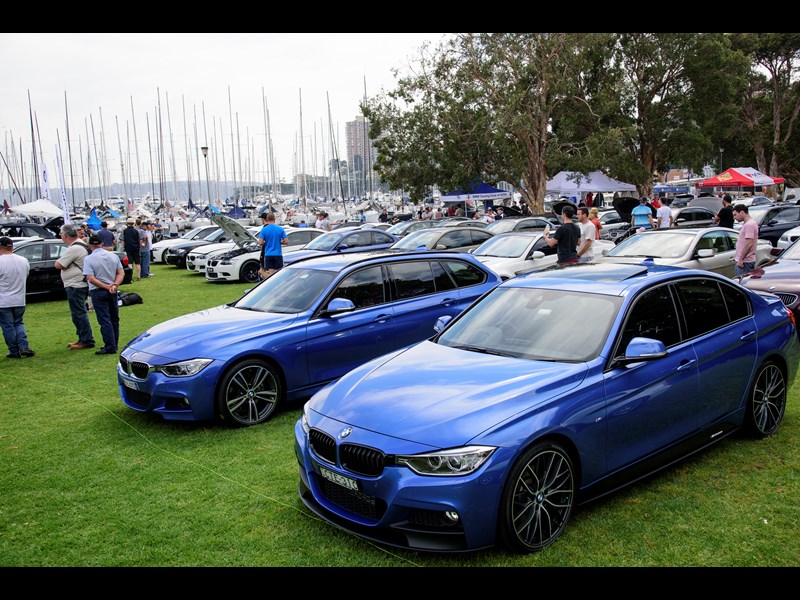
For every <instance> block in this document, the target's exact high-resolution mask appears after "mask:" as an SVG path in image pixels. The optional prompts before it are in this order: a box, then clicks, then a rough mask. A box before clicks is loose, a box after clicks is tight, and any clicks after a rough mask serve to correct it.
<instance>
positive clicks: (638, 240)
mask: <svg viewBox="0 0 800 600" xmlns="http://www.w3.org/2000/svg"><path fill="white" fill-rule="evenodd" d="M694 239H695V234H694V233H685V232H682V231H667V232H665V233H637V234H636V235H634V236H633V237H630V238H628V239H627V240H625V241H624V242H622V243H620V244H619V245H618V246H616V247H615V248H614V249H613V250H611V251H610V252H609V253H608V256H633V257H643V258H646V257H651V258H678V257H681V256H685V255H686V253H687V252H688V251H689V247H690V246H691V245H692V243H693V242H694Z"/></svg>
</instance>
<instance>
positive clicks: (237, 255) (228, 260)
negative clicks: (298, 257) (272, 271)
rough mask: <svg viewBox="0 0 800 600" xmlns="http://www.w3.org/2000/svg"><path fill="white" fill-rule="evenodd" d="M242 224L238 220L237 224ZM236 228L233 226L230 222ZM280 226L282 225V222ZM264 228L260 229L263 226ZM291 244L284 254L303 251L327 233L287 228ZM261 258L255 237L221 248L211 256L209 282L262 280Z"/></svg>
mask: <svg viewBox="0 0 800 600" xmlns="http://www.w3.org/2000/svg"><path fill="white" fill-rule="evenodd" d="M236 225H238V226H239V227H241V225H239V224H238V223H236ZM227 226H230V227H231V228H233V226H232V225H227ZM279 227H280V225H279ZM259 230H260V228H259ZM284 231H286V238H287V245H286V246H282V247H281V249H282V251H283V253H284V254H285V253H286V252H291V251H292V250H299V249H300V248H302V247H303V246H305V245H306V244H307V243H308V242H310V241H311V240H313V239H314V238H316V237H318V236H320V235H322V234H323V233H325V232H324V231H323V230H322V229H317V228H315V227H284ZM260 261H261V248H260V247H259V245H258V243H257V242H256V238H255V237H254V238H253V240H252V241H248V242H246V243H244V244H242V245H241V246H239V247H236V248H233V249H231V250H217V251H216V252H214V253H212V254H210V255H208V260H207V261H206V265H205V267H206V268H205V276H206V281H243V282H246V283H256V282H258V269H259V267H260Z"/></svg>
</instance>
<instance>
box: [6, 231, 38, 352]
mask: <svg viewBox="0 0 800 600" xmlns="http://www.w3.org/2000/svg"><path fill="white" fill-rule="evenodd" d="M30 270H31V264H30V263H29V262H28V260H27V259H26V258H23V257H22V256H19V255H18V254H14V242H13V240H12V239H11V238H9V237H5V236H3V237H0V329H2V330H3V339H4V340H5V342H6V346H8V354H6V358H27V357H29V356H33V355H34V354H36V352H34V351H33V350H31V349H30V347H29V346H28V332H27V331H26V330H25V323H23V321H22V318H23V316H24V315H25V292H26V286H27V283H28V273H29V272H30Z"/></svg>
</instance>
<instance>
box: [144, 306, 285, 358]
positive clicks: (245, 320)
mask: <svg viewBox="0 0 800 600" xmlns="http://www.w3.org/2000/svg"><path fill="white" fill-rule="evenodd" d="M296 320H297V315H296V314H277V313H263V312H258V311H251V310H245V309H240V308H233V307H231V306H227V305H223V306H217V307H215V308H209V309H207V310H201V311H199V312H195V313H191V314H188V315H184V316H182V317H177V318H175V319H170V320H169V321H165V322H163V323H160V324H158V325H155V326H154V327H151V328H150V329H148V330H147V331H145V332H144V333H142V334H140V335H138V336H137V337H136V338H134V339H133V340H132V341H131V342H130V344H128V347H130V348H131V349H132V350H135V351H137V352H146V353H148V354H150V355H151V356H155V357H160V358H162V359H164V361H165V362H168V361H174V360H186V359H189V358H217V359H225V358H227V357H229V356H233V355H235V354H237V353H238V352H239V351H240V344H242V343H243V342H247V341H250V340H254V339H256V338H262V337H264V336H265V335H267V334H270V333H273V332H275V331H278V330H283V329H285V328H287V327H289V326H290V325H291V324H292V323H294V322H295V321H296ZM261 345H263V344H259V346H261Z"/></svg>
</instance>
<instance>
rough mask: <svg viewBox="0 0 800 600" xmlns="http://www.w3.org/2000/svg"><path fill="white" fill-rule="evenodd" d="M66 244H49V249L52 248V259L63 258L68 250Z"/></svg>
mask: <svg viewBox="0 0 800 600" xmlns="http://www.w3.org/2000/svg"><path fill="white" fill-rule="evenodd" d="M67 248H69V246H67V245H66V244H48V249H49V250H50V260H57V259H59V258H61V257H62V256H63V255H64V253H65V252H66V251H67Z"/></svg>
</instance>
